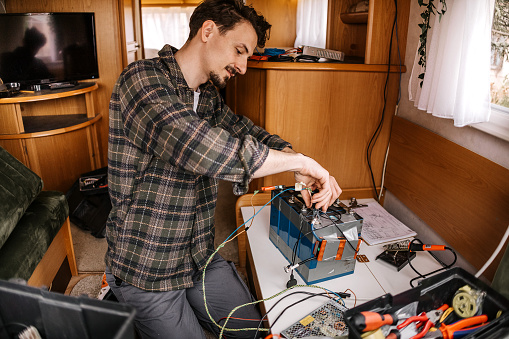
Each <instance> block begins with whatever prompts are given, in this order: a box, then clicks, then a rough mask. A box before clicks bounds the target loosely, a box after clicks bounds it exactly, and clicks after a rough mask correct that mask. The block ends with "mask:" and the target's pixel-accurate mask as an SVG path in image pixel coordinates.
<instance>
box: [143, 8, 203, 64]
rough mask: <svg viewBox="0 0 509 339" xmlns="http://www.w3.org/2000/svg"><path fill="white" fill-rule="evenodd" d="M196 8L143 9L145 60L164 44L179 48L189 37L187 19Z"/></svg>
mask: <svg viewBox="0 0 509 339" xmlns="http://www.w3.org/2000/svg"><path fill="white" fill-rule="evenodd" d="M195 8H196V7H143V9H142V25H143V44H144V45H145V51H146V52H147V51H148V52H149V53H146V54H149V55H146V57H147V58H149V57H152V55H151V54H153V53H154V51H159V50H160V49H161V48H162V47H163V46H164V45H165V44H170V45H172V46H173V47H176V48H180V47H182V45H184V43H185V42H186V40H187V38H188V36H189V18H190V17H191V14H192V13H193V11H194V9H195Z"/></svg>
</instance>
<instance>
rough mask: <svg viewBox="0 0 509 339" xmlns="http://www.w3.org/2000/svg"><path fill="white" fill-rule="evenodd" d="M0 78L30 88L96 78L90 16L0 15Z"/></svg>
mask: <svg viewBox="0 0 509 339" xmlns="http://www.w3.org/2000/svg"><path fill="white" fill-rule="evenodd" d="M0 32H1V34H0V78H1V79H2V80H3V82H4V83H19V84H20V85H21V88H22V89H32V88H34V85H38V86H41V85H42V87H43V88H44V87H51V86H47V85H50V84H54V83H71V84H72V83H76V82H77V81H78V80H85V79H96V78H98V77H99V70H98V64H97V49H96V36H95V22H94V13H77V12H74V13H4V14H0Z"/></svg>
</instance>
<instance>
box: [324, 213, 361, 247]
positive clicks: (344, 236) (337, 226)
mask: <svg viewBox="0 0 509 339" xmlns="http://www.w3.org/2000/svg"><path fill="white" fill-rule="evenodd" d="M327 217H329V220H330V221H331V222H332V223H333V224H334V226H336V228H337V229H338V231H339V232H341V235H342V236H343V238H345V241H346V242H347V243H348V244H349V245H350V247H351V248H352V250H353V251H354V252H355V254H357V252H358V251H357V249H356V248H355V247H353V245H352V244H351V243H350V241H347V240H346V235H345V233H343V231H342V230H341V229H340V228H339V225H338V224H336V222H335V221H334V220H332V218H331V217H330V216H329V215H327ZM340 220H341V219H340Z"/></svg>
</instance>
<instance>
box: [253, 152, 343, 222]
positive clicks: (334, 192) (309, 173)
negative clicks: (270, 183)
mask: <svg viewBox="0 0 509 339" xmlns="http://www.w3.org/2000/svg"><path fill="white" fill-rule="evenodd" d="M286 171H292V172H295V180H296V182H302V183H304V184H305V185H306V188H309V189H311V190H315V189H318V191H319V192H318V193H316V194H314V195H313V196H312V197H310V196H309V192H308V191H307V190H305V191H303V194H302V197H303V198H304V202H305V203H306V206H307V207H311V204H313V203H314V204H315V207H316V208H321V209H322V210H323V211H324V212H326V211H327V208H328V207H329V206H330V205H332V204H333V203H334V201H335V200H336V199H337V198H338V197H339V195H340V194H341V188H340V187H339V185H338V183H337V181H336V179H335V178H334V177H333V176H331V175H330V174H329V172H328V171H327V170H326V169H325V168H323V167H322V166H321V165H320V164H319V163H318V162H316V161H315V160H313V159H311V158H310V157H307V156H305V155H303V154H300V153H295V152H293V151H292V152H288V151H286V152H282V151H276V150H272V149H271V150H269V156H268V157H267V159H266V160H265V162H264V163H263V165H262V167H260V168H259V169H258V170H257V171H256V172H255V173H254V175H253V178H261V177H264V176H267V175H272V174H277V173H281V172H286Z"/></svg>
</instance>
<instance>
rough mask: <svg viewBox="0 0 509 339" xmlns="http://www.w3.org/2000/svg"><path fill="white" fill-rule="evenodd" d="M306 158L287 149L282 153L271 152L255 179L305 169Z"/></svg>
mask: <svg viewBox="0 0 509 339" xmlns="http://www.w3.org/2000/svg"><path fill="white" fill-rule="evenodd" d="M304 161H306V159H305V156H303V155H302V154H299V153H296V152H295V151H294V150H292V149H291V148H289V147H287V148H285V149H284V150H282V151H276V150H273V149H270V150H269V155H268V156H267V159H266V160H265V162H264V163H263V165H262V166H261V167H260V168H259V169H258V170H257V171H256V172H255V173H254V174H253V178H255V179H256V178H261V177H265V176H267V175H272V174H277V173H281V172H287V171H292V172H295V171H299V170H300V169H301V168H302V167H304Z"/></svg>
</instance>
